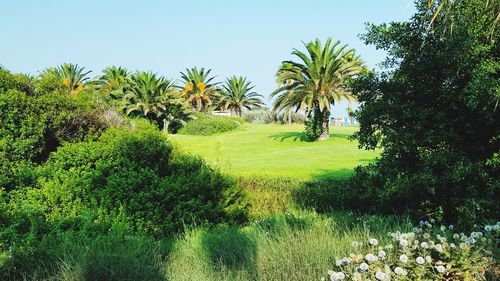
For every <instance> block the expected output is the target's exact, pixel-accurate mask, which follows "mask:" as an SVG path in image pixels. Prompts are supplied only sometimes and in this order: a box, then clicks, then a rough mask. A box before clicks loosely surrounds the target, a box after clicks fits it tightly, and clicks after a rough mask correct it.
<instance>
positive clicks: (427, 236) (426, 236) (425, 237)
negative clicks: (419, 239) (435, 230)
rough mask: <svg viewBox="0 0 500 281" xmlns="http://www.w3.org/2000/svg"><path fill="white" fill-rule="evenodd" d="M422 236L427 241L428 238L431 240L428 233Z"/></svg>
mask: <svg viewBox="0 0 500 281" xmlns="http://www.w3.org/2000/svg"><path fill="white" fill-rule="evenodd" d="M423 236H424V239H429V238H431V235H430V234H429V233H424V235H423Z"/></svg>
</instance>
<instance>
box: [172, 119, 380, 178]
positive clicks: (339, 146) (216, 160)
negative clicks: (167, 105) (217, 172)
mask: <svg viewBox="0 0 500 281" xmlns="http://www.w3.org/2000/svg"><path fill="white" fill-rule="evenodd" d="M302 130H303V125H298V124H293V125H278V124H266V125H261V124H245V125H244V126H243V127H242V128H240V129H238V130H236V131H232V132H228V133H223V134H219V135H215V136H189V135H170V136H169V138H170V139H172V140H173V141H174V142H175V143H177V144H179V145H180V147H181V148H182V149H184V150H185V151H187V152H190V153H194V154H197V155H200V156H202V157H203V158H204V159H206V160H207V161H208V162H210V163H212V164H215V165H216V166H218V167H220V168H221V170H223V171H224V172H227V173H229V174H231V175H236V176H282V177H283V176H285V177H293V178H300V179H310V178H314V177H321V176H326V175H334V176H339V177H342V176H346V175H349V174H350V173H351V172H352V169H353V168H354V167H356V166H357V165H364V164H368V163H370V162H372V161H373V160H374V158H375V157H376V156H377V155H378V153H379V152H376V151H366V150H360V149H358V147H357V142H355V141H350V140H348V137H349V136H350V135H351V134H352V133H354V132H355V131H356V130H357V127H332V128H331V132H330V136H331V137H330V139H329V140H328V141H325V142H314V143H310V142H305V141H302V140H301V137H302Z"/></svg>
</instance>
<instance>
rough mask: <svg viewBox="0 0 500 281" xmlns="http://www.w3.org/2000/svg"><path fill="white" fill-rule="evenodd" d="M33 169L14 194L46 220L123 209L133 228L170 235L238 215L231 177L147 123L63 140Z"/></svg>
mask: <svg viewBox="0 0 500 281" xmlns="http://www.w3.org/2000/svg"><path fill="white" fill-rule="evenodd" d="M39 173H40V175H39V178H38V187H36V188H31V189H29V190H27V191H26V193H25V194H22V196H18V197H19V198H18V200H20V204H22V205H24V206H28V207H29V208H31V209H33V210H36V211H38V212H40V213H41V214H42V215H43V217H45V219H46V220H48V221H52V222H71V221H74V220H78V219H79V217H80V216H82V214H91V215H92V216H94V218H95V220H97V221H102V222H106V223H110V222H112V221H113V220H115V219H116V218H117V217H118V215H119V213H123V216H124V217H125V220H126V222H127V223H128V224H130V225H131V227H132V228H133V230H135V231H140V232H145V233H150V234H153V235H155V236H169V235H171V234H172V233H175V232H179V231H180V230H182V229H183V227H184V225H185V224H188V225H189V224H204V223H217V222H222V221H226V222H236V221H242V220H244V218H245V211H244V204H243V201H242V198H241V197H240V190H239V189H238V188H237V187H236V186H235V183H234V182H233V181H231V180H230V179H228V178H226V177H224V176H222V175H221V174H220V173H219V172H218V171H215V170H213V169H212V168H210V167H209V166H208V165H207V164H205V162H203V161H202V160H201V159H200V158H197V157H193V156H188V155H182V154H179V153H177V152H175V151H173V148H172V145H171V144H170V143H169V142H168V141H167V140H166V139H165V138H164V136H163V135H162V134H161V133H160V132H158V131H157V130H156V129H155V128H153V127H152V126H150V125H143V124H140V123H138V124H136V125H135V128H133V129H117V128H112V129H109V130H108V131H107V132H106V133H104V134H103V135H102V136H101V137H100V138H99V139H98V140H96V141H86V142H81V143H75V144H72V143H67V144H65V145H64V146H62V147H60V148H59V149H58V150H57V152H55V153H53V154H52V155H51V157H50V159H49V160H48V161H47V163H46V164H45V165H43V166H42V167H41V168H40V169H39Z"/></svg>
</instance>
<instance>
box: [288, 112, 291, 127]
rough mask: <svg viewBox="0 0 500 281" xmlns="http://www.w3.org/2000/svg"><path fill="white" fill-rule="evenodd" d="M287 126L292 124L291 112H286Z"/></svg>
mask: <svg viewBox="0 0 500 281" xmlns="http://www.w3.org/2000/svg"><path fill="white" fill-rule="evenodd" d="M288 124H292V112H291V111H288Z"/></svg>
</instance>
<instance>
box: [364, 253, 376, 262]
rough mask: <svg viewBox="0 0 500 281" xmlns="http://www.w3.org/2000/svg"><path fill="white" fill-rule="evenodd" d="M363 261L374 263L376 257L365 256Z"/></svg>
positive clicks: (371, 255)
mask: <svg viewBox="0 0 500 281" xmlns="http://www.w3.org/2000/svg"><path fill="white" fill-rule="evenodd" d="M365 259H366V260H367V261H368V262H374V261H376V260H377V257H376V256H374V255H373V254H367V255H366V256H365Z"/></svg>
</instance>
